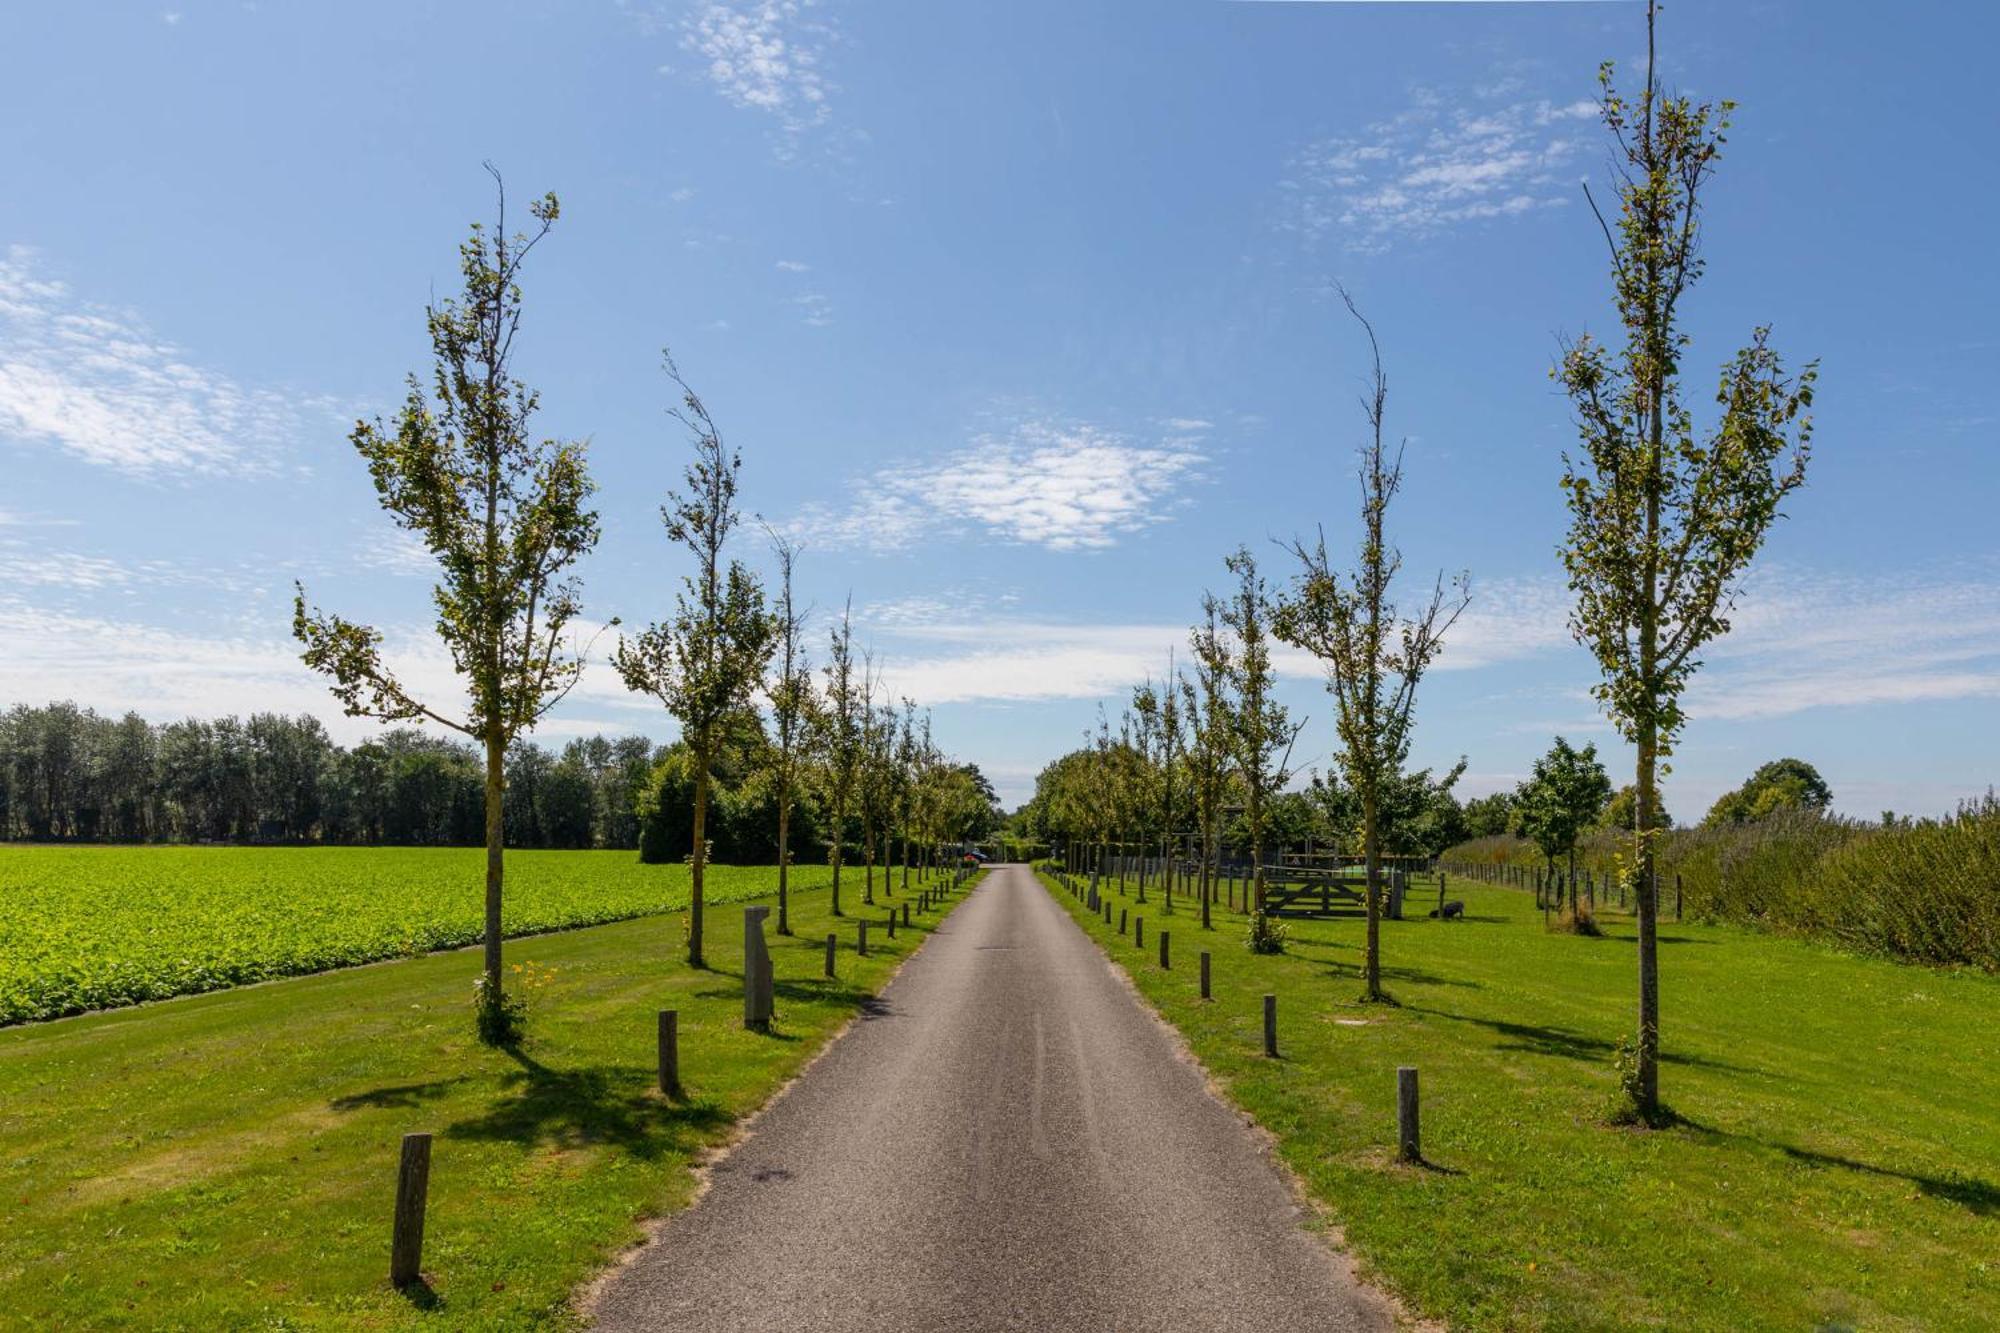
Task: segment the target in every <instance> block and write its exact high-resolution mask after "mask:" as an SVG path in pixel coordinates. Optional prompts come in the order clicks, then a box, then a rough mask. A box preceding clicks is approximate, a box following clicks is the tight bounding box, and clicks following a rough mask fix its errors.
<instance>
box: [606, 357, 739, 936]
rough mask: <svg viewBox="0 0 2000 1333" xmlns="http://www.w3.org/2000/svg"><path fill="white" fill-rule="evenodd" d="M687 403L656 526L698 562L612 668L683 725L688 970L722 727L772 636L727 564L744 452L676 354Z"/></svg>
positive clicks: (669, 361) (680, 413)
mask: <svg viewBox="0 0 2000 1333" xmlns="http://www.w3.org/2000/svg"><path fill="white" fill-rule="evenodd" d="M662 361H663V363H664V364H665V366H666V372H667V376H668V378H670V379H671V380H673V382H674V385H675V387H676V388H678V389H679V390H680V395H681V405H680V406H679V407H677V408H674V409H671V411H670V413H669V415H671V416H672V417H673V418H674V420H676V421H678V422H680V423H681V424H682V425H683V426H685V427H686V428H687V432H688V438H689V441H690V442H691V443H692V444H693V446H694V459H693V461H692V462H690V463H689V464H688V465H687V471H686V472H685V473H684V474H683V477H684V479H685V483H686V487H687V489H686V491H685V493H683V492H679V491H669V492H667V503H666V504H664V505H662V506H660V521H661V523H662V524H664V525H665V527H666V530H667V537H668V539H669V540H670V541H673V542H677V543H679V544H680V545H682V546H684V547H686V548H687V550H688V553H689V554H690V555H692V556H693V557H694V572H693V573H692V574H684V575H682V576H681V587H680V589H679V590H678V591H677V592H676V593H675V594H674V618H673V619H672V620H670V621H660V622H655V623H653V624H651V625H648V626H647V627H646V628H645V630H644V631H642V632H641V633H640V634H639V635H638V636H637V637H636V638H632V639H626V638H622V637H621V638H620V639H619V642H618V651H617V653H616V654H615V655H614V656H613V658H612V662H613V665H615V666H616V667H617V668H618V674H619V675H620V676H621V677H622V678H623V679H624V681H625V687H626V688H627V689H629V690H631V691H632V692H633V693H635V694H649V695H651V696H653V697H654V698H655V699H658V700H659V701H660V702H661V703H662V704H664V705H665V706H666V709H667V711H668V712H669V713H672V714H673V715H674V717H675V718H676V719H678V720H679V722H680V724H681V738H682V739H683V740H684V741H686V742H687V746H688V750H689V755H690V759H691V762H692V765H693V769H694V837H693V841H692V845H691V849H690V852H689V860H688V864H689V866H690V867H691V873H690V881H691V882H690V887H689V895H688V918H689V930H688V965H689V966H690V967H703V966H706V964H705V962H704V961H703V957H702V907H703V903H702V872H703V871H704V870H705V869H706V868H707V865H708V827H707V826H708V796H709V785H710V778H711V775H712V774H711V770H712V769H713V768H714V764H715V754H716V748H717V747H718V746H719V745H720V743H721V741H722V735H721V729H722V724H723V722H724V720H725V719H726V718H728V717H729V715H730V714H731V713H735V712H739V711H743V710H747V709H749V708H750V707H751V699H752V696H753V695H754V694H755V692H756V689H757V684H758V682H759V681H761V680H762V679H763V675H764V667H765V664H766V663H768V662H769V661H770V658H771V643H772V639H773V637H774V636H775V633H776V626H774V625H773V623H772V618H771V615H770V613H769V612H768V611H766V610H765V608H764V589H763V586H762V585H761V584H759V583H758V581H757V576H756V575H755V574H753V573H751V572H750V571H749V570H748V569H745V568H744V567H743V565H742V563H741V562H739V561H736V560H729V561H727V563H725V561H724V550H725V548H726V547H727V546H728V543H729V535H730V533H731V532H733V531H734V530H735V528H736V525H737V524H738V523H739V522H741V521H742V515H741V514H740V513H739V512H738V510H737V508H736V479H737V474H738V472H739V471H740V470H741V468H742V465H743V460H742V457H741V455H739V454H737V453H736V452H735V451H734V450H732V449H730V448H728V447H727V446H725V445H724V444H723V442H722V432H721V431H720V430H718V429H717V428H716V425H715V421H714V419H713V418H711V417H710V416H709V413H708V408H707V407H706V406H704V405H703V403H702V401H701V395H699V394H697V393H696V392H695V391H694V390H693V389H692V388H690V387H689V386H688V382H687V381H686V380H685V379H683V378H682V377H681V373H680V369H679V368H678V367H677V366H675V365H674V359H673V357H672V356H671V355H670V354H666V353H662Z"/></svg>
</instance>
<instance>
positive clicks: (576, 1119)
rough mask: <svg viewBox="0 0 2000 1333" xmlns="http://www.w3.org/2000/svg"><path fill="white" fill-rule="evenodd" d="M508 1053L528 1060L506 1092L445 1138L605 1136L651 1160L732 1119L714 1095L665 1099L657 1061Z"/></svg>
mask: <svg viewBox="0 0 2000 1333" xmlns="http://www.w3.org/2000/svg"><path fill="white" fill-rule="evenodd" d="M507 1054H508V1055H509V1056H511V1057H512V1058H513V1059H514V1061H515V1062H516V1063H518V1064H519V1065H520V1066H521V1067H520V1069H519V1070H517V1071H515V1072H512V1073H509V1074H505V1075H503V1076H502V1078H501V1084H502V1087H503V1089H504V1091H503V1093H502V1095H501V1096H500V1097H499V1098H498V1099H497V1100H496V1101H495V1102H494V1103H493V1104H492V1105H491V1106H490V1107H488V1108H487V1110H486V1111H485V1112H484V1113H483V1114H481V1115H477V1116H472V1117H470V1118H468V1119H465V1120H460V1121H457V1122H455V1123H453V1124H451V1125H448V1126H446V1127H445V1130H444V1136H445V1137H446V1138H449V1139H492V1140H504V1141H507V1142H512V1143H519V1144H522V1145H524V1146H532V1145H549V1146H553V1147H558V1148H587V1147H593V1146H596V1145H599V1144H605V1145H609V1146H612V1147H616V1148H619V1149H621V1150H622V1151H624V1152H627V1153H629V1154H631V1155H632V1156H634V1157H637V1158H639V1159H641V1160H642V1161H652V1160H653V1159H655V1158H658V1157H660V1156H663V1155H664V1154H667V1153H669V1152H683V1153H684V1152H687V1151H691V1150H692V1149H693V1148H695V1147H697V1146H698V1145H699V1144H700V1142H702V1141H704V1140H706V1139H707V1138H708V1137H709V1136H710V1135H712V1134H713V1133H714V1132H715V1131H716V1130H718V1129H720V1128H722V1127H723V1126H725V1125H727V1124H729V1123H730V1119H731V1117H730V1116H729V1114H728V1113H727V1112H726V1111H724V1110H723V1109H722V1108H721V1107H720V1106H718V1105H716V1104H715V1103H713V1102H710V1101H704V1100H699V1099H695V1100H686V1101H679V1102H666V1101H663V1100H662V1099H661V1098H660V1096H659V1095H658V1093H657V1092H656V1091H655V1080H656V1078H657V1071H655V1070H652V1069H648V1068H642V1067H639V1066H633V1065H590V1066H585V1067H583V1068H580V1069H552V1068H550V1067H549V1066H548V1065H545V1064H543V1063H541V1062H540V1061H539V1060H537V1059H535V1058H534V1057H533V1056H531V1055H529V1054H528V1053H527V1052H526V1051H524V1050H521V1049H520V1048H519V1047H515V1048H511V1049H509V1050H508V1051H507Z"/></svg>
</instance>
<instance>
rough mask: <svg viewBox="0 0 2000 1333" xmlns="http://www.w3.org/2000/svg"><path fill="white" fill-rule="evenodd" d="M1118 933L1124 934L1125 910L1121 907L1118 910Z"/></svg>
mask: <svg viewBox="0 0 2000 1333" xmlns="http://www.w3.org/2000/svg"><path fill="white" fill-rule="evenodd" d="M1118 933H1119V934H1120V935H1123V934H1124V933H1125V909H1124V908H1122V907H1121V908H1119V909H1118Z"/></svg>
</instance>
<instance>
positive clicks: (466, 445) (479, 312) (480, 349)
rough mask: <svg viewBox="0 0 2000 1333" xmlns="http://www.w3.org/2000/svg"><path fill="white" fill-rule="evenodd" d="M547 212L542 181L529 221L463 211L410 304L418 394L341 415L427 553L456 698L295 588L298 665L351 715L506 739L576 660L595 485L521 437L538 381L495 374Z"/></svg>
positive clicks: (389, 503) (568, 447) (403, 523)
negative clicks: (453, 275)
mask: <svg viewBox="0 0 2000 1333" xmlns="http://www.w3.org/2000/svg"><path fill="white" fill-rule="evenodd" d="M488 169H489V170H491V168H490V167H489V168H488ZM494 179H495V181H496V183H497V182H498V180H499V176H498V174H497V173H495V176H494ZM559 211H560V210H559V208H558V205H557V203H556V198H555V196H554V195H553V194H550V195H545V196H543V198H542V199H541V200H539V201H537V202H536V203H535V204H534V205H532V206H531V208H530V212H531V214H532V215H533V216H534V218H535V220H536V221H537V223H538V224H539V229H538V230H537V231H535V232H534V233H533V234H532V235H512V236H510V235H508V234H507V232H506V194H505V191H504V189H503V190H502V191H501V194H500V217H499V222H498V224H497V225H496V226H495V227H494V228H493V229H492V230H491V231H490V232H489V231H488V230H487V229H486V228H485V227H483V226H481V225H479V224H477V223H475V224H474V225H473V227H472V235H471V238H470V239H469V240H467V241H466V242H465V243H464V244H463V245H462V246H461V247H460V248H459V259H460V271H461V274H462V276H463V278H464V290H463V292H462V294H461V295H460V297H458V298H457V299H449V298H448V299H446V300H444V301H442V302H439V303H437V304H435V305H432V306H430V307H429V308H428V309H427V310H426V312H425V322H426V326H427V327H428V329H429V332H430V338H431V353H432V368H431V377H430V390H429V392H428V394H427V393H426V391H425V389H424V387H423V385H422V383H421V381H419V380H418V378H417V377H416V376H414V375H412V376H411V377H410V379H409V390H408V394H407V396H406V397H405V399H404V402H403V407H402V410H401V411H400V412H398V413H397V415H396V417H395V419H394V421H393V423H391V422H385V421H382V420H380V419H379V418H378V419H377V420H375V421H373V422H367V421H362V422H357V423H356V424H355V427H354V431H353V433H352V435H351V437H350V438H351V440H352V443H353V445H354V449H355V452H356V453H358V454H359V455H360V456H361V458H362V461H363V462H364V463H365V464H366V465H367V467H368V473H369V476H370V477H371V478H372V479H373V481H374V483H375V491H376V495H377V497H378V498H379V500H380V501H381V504H382V507H383V509H385V510H386V511H388V513H389V515H390V517H391V518H393V519H394V520H395V521H396V524H397V526H399V527H401V528H403V529H404V530H405V531H408V532H412V533H415V534H416V535H417V536H418V537H419V538H421V539H422V541H423V543H424V546H425V547H426V548H427V549H428V550H429V551H430V553H431V555H432V556H433V557H434V558H435V559H436V561H437V564H438V582H437V584H436V587H435V589H434V592H433V598H432V600H433V603H434V604H435V606H436V609H437V622H436V627H437V633H438V637H439V638H440V639H442V640H443V642H444V644H445V647H446V648H447V649H448V650H449V651H450V652H451V655H452V661H453V663H454V665H455V666H456V667H457V668H458V671H459V673H460V674H461V675H462V676H464V677H465V681H466V692H467V695H468V703H467V706H466V708H465V709H464V710H463V711H460V710H457V709H450V708H447V707H445V706H444V705H443V704H442V703H441V702H439V701H420V700H418V699H416V698H415V697H414V696H413V695H411V694H410V693H409V692H408V691H406V690H405V689H404V687H403V685H402V684H401V683H400V682H399V681H398V680H397V679H396V677H395V675H394V673H393V672H392V671H391V670H390V669H389V667H388V665H387V664H386V663H385V662H384V661H383V659H382V656H381V643H382V636H381V634H380V633H379V632H377V631H376V630H374V629H373V628H371V627H369V626H367V625H364V624H361V623H358V622H355V621H350V620H347V619H344V618H343V617H341V616H338V615H331V614H327V613H325V612H321V611H319V610H318V609H317V608H315V609H314V610H312V611H311V612H308V610H307V608H306V595H305V589H304V588H303V587H300V588H298V590H297V596H296V600H295V603H294V609H293V633H294V635H295V636H296V637H297V638H298V640H299V642H300V643H302V644H303V645H304V646H305V651H304V653H303V656H304V659H305V662H306V665H307V666H309V667H311V668H312V669H313V670H315V671H318V672H320V673H321V674H323V675H326V676H328V677H330V678H331V679H332V681H333V692H334V696H335V697H336V698H338V699H339V700H340V701H341V705H342V707H344V708H345V709H346V710H347V712H348V713H349V714H351V715H354V716H360V717H375V718H380V719H383V720H385V721H406V720H413V719H419V718H423V719H428V720H430V721H434V722H438V723H441V724H442V725H444V726H447V727H450V728H452V729H454V730H456V731H459V732H462V733H464V734H466V735H469V736H474V737H478V738H480V739H482V740H488V741H493V742H497V743H498V744H499V745H501V746H505V745H506V744H508V743H510V742H511V741H512V740H513V739H514V738H515V737H516V736H518V735H519V734H520V733H521V732H522V731H524V730H526V729H527V728H529V727H531V726H533V725H534V724H535V722H536V721H538V720H539V719H540V718H541V717H542V715H543V714H544V713H546V712H547V711H548V710H549V709H550V708H551V707H553V706H554V705H555V703H556V702H557V701H558V700H560V699H561V698H562V697H563V696H564V695H565V694H567V693H568V692H569V690H570V688H571V687H572V686H574V685H575V683H576V680H577V677H578V675H579V674H580V673H581V671H582V666H583V664H582V659H581V658H580V657H579V656H577V655H576V654H575V653H574V652H572V651H571V650H570V648H569V645H568V636H569V631H570V627H571V624H572V622H573V621H574V620H575V618H576V616H577V614H578V612H579V610H580V602H579V591H580V590H579V586H578V584H577V582H576V581H575V579H574V578H572V577H570V573H569V572H570V571H571V570H572V569H573V567H574V566H575V564H576V562H577V561H578V560H579V559H580V558H581V557H582V556H583V555H584V554H586V553H587V552H588V551H590V549H591V548H592V547H594V546H595V545H596V543H597V538H598V521H597V515H596V513H595V512H594V511H592V510H591V509H589V508H588V507H587V506H588V502H589V499H590V497H591V495H592V494H593V493H594V491H595V487H594V485H593V484H592V482H591V480H590V474H589V470H588V468H587V466H586V462H585V452H584V446H583V445H582V443H581V442H578V441H565V440H552V439H541V440H537V439H535V438H534V437H533V436H532V434H531V432H530V430H529V426H530V421H531V418H532V417H533V415H534V413H535V409H536V406H537V401H538V399H537V395H536V394H535V393H534V391H533V390H531V389H529V388H528V387H527V386H526V385H524V384H522V383H521V382H520V381H518V380H516V379H514V378H513V377H512V375H511V372H510V366H511V361H512V351H513V343H514V336H515V334H516V333H517V332H518V331H519V328H520V322H521V292H520V287H519V282H518V279H519V274H520V269H521V264H522V261H523V260H524V259H525V258H526V257H527V254H528V252H529V251H530V250H532V249H533V248H534V246H535V244H536V243H537V242H538V241H540V240H541V238H542V237H543V236H545V235H546V234H547V233H548V230H549V228H550V226H552V225H553V224H554V222H555V219H556V217H557V216H558V214H559Z"/></svg>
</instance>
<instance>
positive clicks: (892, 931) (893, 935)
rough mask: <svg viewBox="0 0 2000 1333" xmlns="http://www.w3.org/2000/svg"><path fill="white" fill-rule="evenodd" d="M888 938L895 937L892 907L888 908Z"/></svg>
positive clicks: (894, 915) (894, 911) (894, 913)
mask: <svg viewBox="0 0 2000 1333" xmlns="http://www.w3.org/2000/svg"><path fill="white" fill-rule="evenodd" d="M889 938H890V939H892V940H893V939H895V938H896V909H895V908H893V907H892V908H890V909H889Z"/></svg>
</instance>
